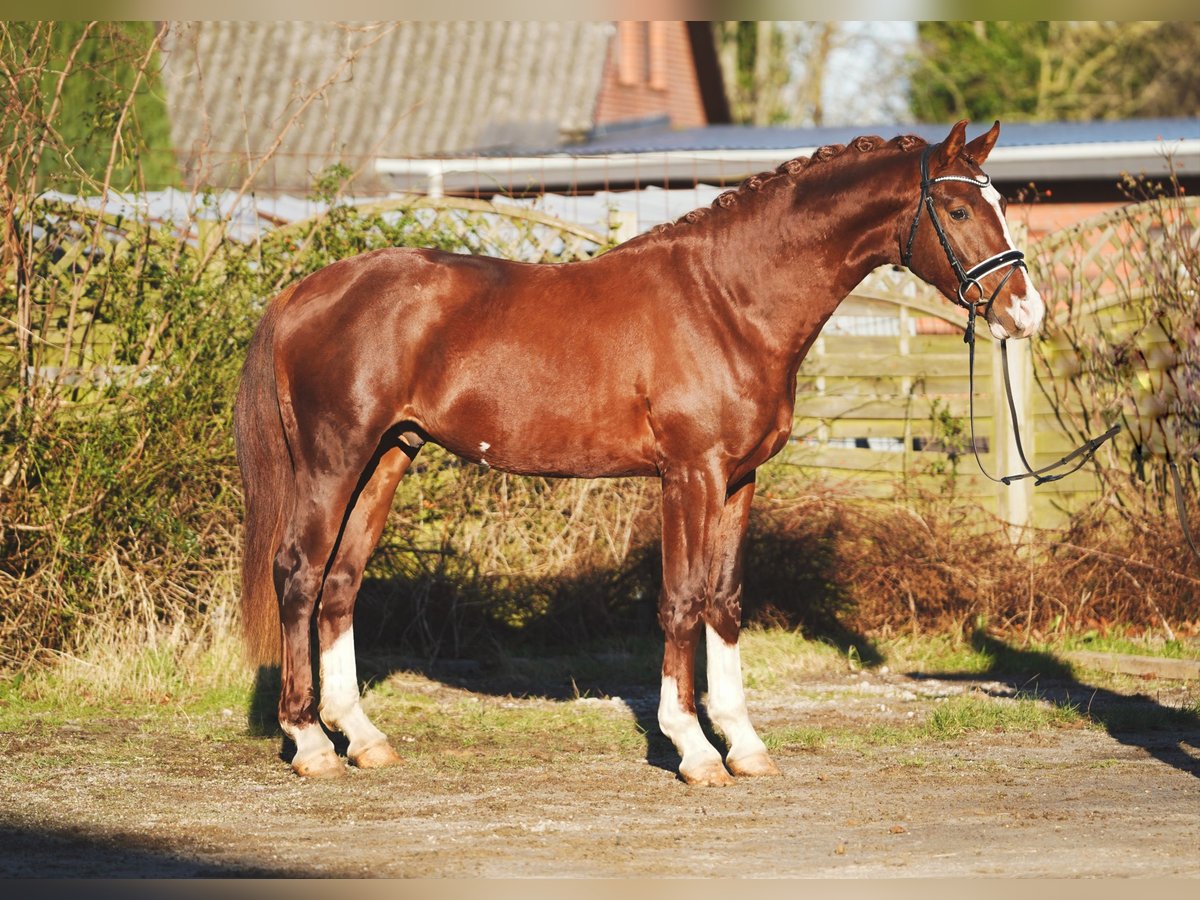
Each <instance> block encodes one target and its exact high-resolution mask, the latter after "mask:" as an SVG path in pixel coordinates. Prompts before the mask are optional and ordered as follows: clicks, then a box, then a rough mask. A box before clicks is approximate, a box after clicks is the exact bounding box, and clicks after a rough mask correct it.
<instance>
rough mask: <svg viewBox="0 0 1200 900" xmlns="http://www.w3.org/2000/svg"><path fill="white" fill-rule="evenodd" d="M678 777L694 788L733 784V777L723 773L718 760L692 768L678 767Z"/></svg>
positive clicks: (723, 768) (722, 767) (723, 770)
mask: <svg viewBox="0 0 1200 900" xmlns="http://www.w3.org/2000/svg"><path fill="white" fill-rule="evenodd" d="M679 776H680V777H681V778H682V779H683V780H684V781H686V782H687V783H688V784H690V785H693V786H695V787H725V786H726V785H730V784H733V776H731V775H730V774H729V773H728V772H726V771H725V767H724V766H723V765H721V761H720V760H717V761H716V762H709V763H704V764H702V765H699V766H695V767H694V768H693V767H688V768H685V767H683V766H680V767H679Z"/></svg>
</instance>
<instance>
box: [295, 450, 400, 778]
mask: <svg viewBox="0 0 1200 900" xmlns="http://www.w3.org/2000/svg"><path fill="white" fill-rule="evenodd" d="M416 454H417V451H416V450H415V449H413V448H411V447H409V446H408V445H407V444H401V445H400V446H398V447H392V448H391V449H389V450H388V451H386V452H385V453H384V454H383V456H382V457H381V458H380V460H379V463H378V465H377V466H376V467H375V471H374V472H373V473H372V474H371V476H370V478H369V480H368V481H367V483H366V485H365V486H364V487H363V489H362V491H361V492H360V493H359V495H358V499H357V501H356V502H355V504H354V509H353V510H352V511H351V513H350V517H349V519H348V521H347V523H346V528H345V530H344V531H343V533H342V539H341V541H340V543H339V545H338V549H337V551H336V555H335V556H334V559H333V563H332V565H331V566H330V568H329V573H328V574H327V575H326V577H325V588H324V591H323V593H322V594H321V606H320V609H319V611H318V613H317V635H318V638H319V641H320V652H321V663H320V675H321V684H320V698H321V699H320V713H321V721H323V722H324V723H325V724H326V726H328V727H329V728H330V729H331V730H333V731H340V732H342V733H343V734H344V735H345V736H346V738H347V739H348V740H349V741H350V746H349V747H348V748H347V751H346V755H347V756H348V757H349V759H350V762H352V763H353V764H354V765H356V766H358V767H359V768H377V767H380V766H387V765H392V764H394V763H399V762H400V761H401V760H400V757H399V756H398V755H397V754H396V751H395V750H393V749H392V747H391V745H390V744H388V740H387V736H386V735H385V734H384V733H383V732H382V731H380V730H379V729H378V728H376V727H375V726H374V725H373V724H372V723H371V721H370V720H369V719H368V718H367V716H366V713H364V712H363V709H362V705H361V703H360V700H359V692H358V675H357V671H356V667H355V662H354V627H353V623H354V601H355V598H356V597H357V596H358V589H359V586H360V585H361V584H362V575H363V568H364V566H366V563H367V558H368V557H369V556H370V555H371V551H372V550H374V549H375V545H376V544H377V543H379V536H380V534H381V533H382V531H383V526H384V523H385V522H386V521H387V515H388V511H389V509H390V508H391V504H392V497H393V496H394V495H395V493H396V485H397V484H399V482H400V479H401V478H402V477H403V476H404V473H405V471H407V469H408V467H409V465H410V463H411V462H412V459H413V457H414V456H416Z"/></svg>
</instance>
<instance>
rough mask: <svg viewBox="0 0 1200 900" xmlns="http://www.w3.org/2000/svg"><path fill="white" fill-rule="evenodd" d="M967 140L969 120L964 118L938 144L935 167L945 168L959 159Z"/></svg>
mask: <svg viewBox="0 0 1200 900" xmlns="http://www.w3.org/2000/svg"><path fill="white" fill-rule="evenodd" d="M966 140H967V120H966V119H963V120H962V121H961V122H959V123H958V124H956V125H955V126H954V127H953V128H951V129H950V134H948V135H947V136H946V139H945V140H944V141H942V142H941V144H939V145H938V148H937V152H936V153H935V154H934V168H944V167H946V166H948V165H950V163H952V162H954V161H955V160H956V159H958V155H959V154H960V153H962V150H963V145H964V144H965V143H966Z"/></svg>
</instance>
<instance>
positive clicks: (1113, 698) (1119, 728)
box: [910, 631, 1200, 778]
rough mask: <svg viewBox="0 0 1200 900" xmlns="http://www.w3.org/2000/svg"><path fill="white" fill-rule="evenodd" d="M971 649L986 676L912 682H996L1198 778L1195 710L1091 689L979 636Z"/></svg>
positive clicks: (1045, 659) (1043, 659)
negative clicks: (983, 662) (985, 661)
mask: <svg viewBox="0 0 1200 900" xmlns="http://www.w3.org/2000/svg"><path fill="white" fill-rule="evenodd" d="M971 644H972V646H973V647H974V649H975V650H976V651H978V652H980V653H983V654H986V655H987V656H989V657H991V659H992V660H993V662H992V664H991V666H990V667H989V668H988V669H987V670H986V671H984V672H982V673H981V672H971V673H965V672H964V673H958V674H954V673H951V674H938V675H930V676H923V675H916V674H914V675H911V676H910V677H913V678H922V677H928V678H936V679H938V680H941V681H954V680H959V681H992V682H997V683H999V684H1001V685H1003V686H1004V691H1003V694H1004V695H1009V696H1010V695H1012V694H1017V695H1020V696H1028V697H1035V698H1037V699H1039V700H1043V701H1046V702H1049V703H1053V704H1055V705H1056V706H1060V707H1063V708H1070V709H1074V710H1076V711H1078V712H1079V714H1080V715H1082V716H1084V717H1085V718H1086V719H1088V720H1089V721H1091V722H1095V723H1096V724H1098V725H1100V726H1102V727H1103V728H1104V729H1105V731H1107V732H1108V734H1109V735H1110V736H1111V737H1112V738H1113V739H1114V740H1116V741H1118V742H1119V743H1121V744H1125V745H1126V746H1130V747H1137V748H1139V749H1141V750H1143V751H1144V752H1146V753H1147V754H1149V755H1150V756H1152V757H1154V758H1155V759H1157V760H1159V761H1160V762H1163V763H1165V764H1167V765H1169V766H1171V767H1172V768H1175V769H1178V770H1179V771H1181V772H1186V773H1187V774H1189V775H1192V776H1193V777H1197V778H1200V715H1198V714H1197V711H1196V709H1195V708H1194V707H1193V708H1192V709H1180V708H1176V707H1172V706H1165V705H1163V704H1162V703H1160V702H1159V701H1158V700H1157V699H1155V698H1154V697H1151V696H1149V695H1147V694H1143V693H1137V694H1121V693H1117V692H1116V691H1112V690H1109V689H1107V688H1102V687H1096V686H1095V685H1090V684H1087V683H1086V682H1083V681H1080V680H1079V679H1078V678H1076V677H1075V675H1074V673H1073V671H1072V669H1071V667H1070V666H1069V665H1068V664H1067V663H1065V662H1063V661H1062V660H1060V659H1058V658H1056V657H1054V656H1052V655H1051V654H1049V653H1043V652H1040V651H1037V650H1025V649H1020V648H1017V647H1014V646H1012V645H1011V644H1007V643H1005V642H1004V641H1001V640H999V639H998V638H996V637H994V636H992V635H989V634H986V633H984V632H981V631H977V632H975V633H974V634H973V635H972V637H971ZM997 693H1000V692H997ZM1189 748H1190V749H1189Z"/></svg>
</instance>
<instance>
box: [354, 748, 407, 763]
mask: <svg viewBox="0 0 1200 900" xmlns="http://www.w3.org/2000/svg"><path fill="white" fill-rule="evenodd" d="M350 762H352V763H353V764H354V765H355V766H357V767H358V768H360V769H382V768H384V767H385V766H398V765H400V764H401V763H403V762H404V760H403V759H402V758H401V757H400V754H399V753H397V752H396V751H395V750H393V749H392V745H391V744H375V745H374V746H371V747H368V748H367V749H366V750H362V751H360V752H358V753H351V754H350Z"/></svg>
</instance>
